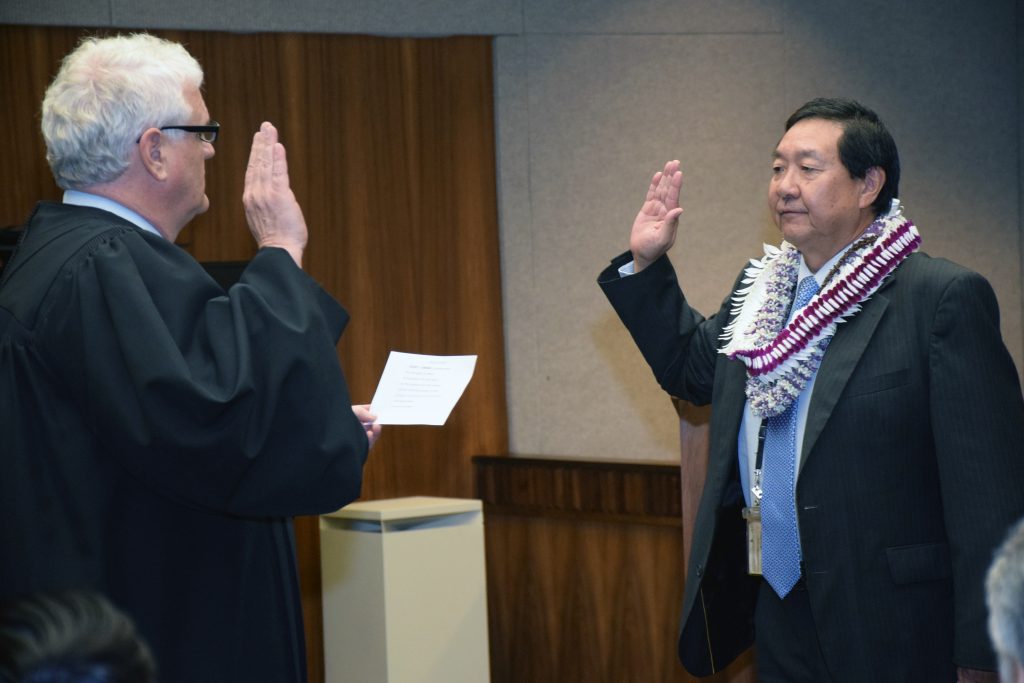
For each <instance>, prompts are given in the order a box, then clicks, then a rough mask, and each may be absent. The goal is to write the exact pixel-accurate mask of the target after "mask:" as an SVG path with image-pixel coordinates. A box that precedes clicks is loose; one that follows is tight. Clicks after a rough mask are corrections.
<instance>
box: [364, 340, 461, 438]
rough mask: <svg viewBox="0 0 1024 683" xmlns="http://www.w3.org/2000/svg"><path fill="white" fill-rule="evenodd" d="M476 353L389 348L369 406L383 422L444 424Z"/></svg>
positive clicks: (393, 423)
mask: <svg viewBox="0 0 1024 683" xmlns="http://www.w3.org/2000/svg"><path fill="white" fill-rule="evenodd" d="M475 368H476V356H423V355H419V354H415V353H401V352H400V351H392V352H391V355H390V356H388V362H387V364H386V365H385V366H384V374H383V375H381V378H380V383H379V384H378V385H377V392H376V393H375V394H374V395H373V402H372V403H371V404H370V410H371V411H372V412H373V413H374V414H375V415H376V416H377V424H382V425H443V424H444V423H445V421H446V420H447V419H448V416H449V415H450V414H451V412H452V409H453V408H454V407H455V404H456V403H458V401H459V397H461V396H462V392H463V391H465V390H466V385H468V384H469V380H470V378H472V377H473V370H474V369H475Z"/></svg>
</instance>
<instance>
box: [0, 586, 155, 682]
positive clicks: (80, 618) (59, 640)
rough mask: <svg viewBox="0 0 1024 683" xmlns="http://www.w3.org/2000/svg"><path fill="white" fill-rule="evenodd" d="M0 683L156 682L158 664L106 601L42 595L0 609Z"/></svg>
mask: <svg viewBox="0 0 1024 683" xmlns="http://www.w3.org/2000/svg"><path fill="white" fill-rule="evenodd" d="M0 680H3V681H5V682H6V681H11V682H13V683H153V682H154V681H156V665H155V664H154V662H153V657H152V655H151V654H150V652H149V648H148V646H147V645H146V643H145V642H144V641H143V640H142V639H141V638H140V637H139V636H138V635H137V633H136V631H135V625H134V624H133V623H132V621H131V619H129V618H128V617H127V616H126V615H125V614H123V613H122V612H120V611H118V610H117V608H115V607H114V606H113V605H112V604H110V602H109V601H107V599H106V598H104V597H102V596H100V595H98V594H95V593H91V592H84V591H77V592H63V593H52V594H51V593H46V594H43V593H40V594H34V595H28V596H24V597H22V598H21V599H19V600H17V601H14V602H10V603H8V604H6V605H4V606H3V607H2V608H0Z"/></svg>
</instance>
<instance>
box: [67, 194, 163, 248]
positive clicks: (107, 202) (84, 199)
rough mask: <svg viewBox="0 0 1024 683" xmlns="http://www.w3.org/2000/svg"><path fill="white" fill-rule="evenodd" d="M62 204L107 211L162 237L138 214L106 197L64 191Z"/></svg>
mask: <svg viewBox="0 0 1024 683" xmlns="http://www.w3.org/2000/svg"><path fill="white" fill-rule="evenodd" d="M64 203H65V204H74V205H75V206H90V207H92V208H94V209H102V210H104V211H109V212H110V213H112V214H114V215H115V216H119V217H121V218H123V219H125V220H126V221H128V222H129V223H131V224H132V225H134V226H135V227H137V228H139V229H141V230H145V231H146V232H151V233H153V234H154V235H157V236H159V237H163V235H161V234H160V231H159V230H157V229H156V227H154V226H153V224H152V223H150V222H149V221H147V220H146V219H145V218H143V217H142V216H140V215H139V214H138V213H136V212H134V211H132V210H131V209H129V208H128V207H127V206H125V205H124V204H119V203H118V202H115V201H114V200H113V199H109V198H107V197H101V196H100V195H98V194H92V193H91V192H82V191H81V190H65V191H64Z"/></svg>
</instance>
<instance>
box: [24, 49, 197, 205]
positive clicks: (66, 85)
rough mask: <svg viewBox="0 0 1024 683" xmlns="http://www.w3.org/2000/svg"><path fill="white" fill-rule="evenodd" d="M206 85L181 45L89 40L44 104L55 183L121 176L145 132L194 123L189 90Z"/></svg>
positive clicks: (66, 185)
mask: <svg viewBox="0 0 1024 683" xmlns="http://www.w3.org/2000/svg"><path fill="white" fill-rule="evenodd" d="M202 84H203V70H202V67H200V66H199V62H197V61H196V60H195V58H194V57H193V56H192V55H190V54H189V53H188V51H186V50H185V48H184V47H182V46H181V45H179V44H178V43H173V42H170V41H167V40H164V39H162V38H157V37H156V36H152V35H149V34H146V33H138V34H133V35H130V36H114V37H111V38H94V37H90V38H85V39H83V40H82V42H81V43H79V45H78V47H76V48H75V49H74V50H73V51H72V52H71V53H69V54H68V55H67V56H66V57H65V58H64V61H63V63H62V64H61V67H60V71H58V72H57V76H56V77H55V78H54V79H53V82H52V83H51V84H50V87H48V88H47V89H46V96H45V98H44V99H43V116H42V128H43V139H44V140H45V141H46V160H47V161H48V162H49V164H50V170H52V171H53V177H54V178H55V179H56V181H57V185H59V186H60V187H62V188H63V189H77V188H84V187H88V186H90V185H95V184H97V183H106V182H110V181H112V180H115V179H116V178H118V177H119V176H120V175H121V174H122V173H124V172H125V170H126V169H127V168H128V161H129V158H130V156H129V155H130V153H131V151H132V147H133V145H135V144H136V141H137V140H138V138H139V136H140V135H142V133H143V132H145V131H146V129H148V128H152V127H156V128H159V127H160V126H170V125H176V124H178V125H180V124H184V123H188V118H187V117H189V116H191V115H192V113H193V112H192V108H191V106H190V105H189V103H188V101H187V100H186V99H185V95H184V90H186V89H190V88H196V89H199V88H200V87H201V86H202Z"/></svg>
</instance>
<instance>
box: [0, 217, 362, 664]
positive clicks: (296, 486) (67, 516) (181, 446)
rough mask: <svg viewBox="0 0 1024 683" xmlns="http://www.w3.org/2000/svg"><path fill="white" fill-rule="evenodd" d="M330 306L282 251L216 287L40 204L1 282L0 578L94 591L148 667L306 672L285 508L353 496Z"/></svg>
mask: <svg viewBox="0 0 1024 683" xmlns="http://www.w3.org/2000/svg"><path fill="white" fill-rule="evenodd" d="M347 320H348V316H347V314H346V312H345V310H344V309H343V308H342V307H341V306H340V305H339V304H338V303H337V302H336V301H335V300H333V299H332V298H331V297H330V296H329V295H328V294H327V293H326V292H325V291H324V290H323V289H321V288H320V287H319V286H318V285H317V284H316V283H315V282H314V281H313V280H312V279H311V278H310V277H309V276H308V275H306V273H304V272H303V271H302V270H301V269H300V268H299V267H298V266H297V265H296V263H295V262H294V261H293V259H292V257H291V256H289V254H288V252H286V251H285V250H283V249H277V248H263V249H261V250H260V251H259V252H258V253H257V254H256V256H255V257H254V258H253V259H252V261H251V263H250V264H249V265H248V267H247V268H246V269H245V271H244V272H243V274H242V276H241V280H240V282H239V283H238V284H236V285H234V286H233V287H231V289H230V290H229V291H228V292H226V293H225V292H224V291H223V290H222V289H221V288H220V287H219V286H218V285H217V284H216V283H215V282H214V281H213V280H212V279H211V278H210V277H209V276H208V275H207V274H206V272H205V271H204V270H203V268H202V267H201V266H200V265H199V264H198V263H197V262H196V261H195V260H194V259H193V258H192V257H191V256H189V255H188V254H187V253H185V252H184V251H183V250H181V249H180V248H179V247H177V246H175V245H174V244H173V243H172V242H170V241H168V240H166V239H164V238H163V237H161V236H158V235H155V234H151V233H149V232H146V231H144V230H142V229H140V228H139V227H136V226H135V225H133V224H132V223H129V222H128V221H126V220H123V219H122V218H120V217H118V216H116V215H114V214H112V213H109V212H107V211H103V210H100V209H96V208H90V207H81V206H72V205H68V204H52V203H42V204H40V205H39V206H38V207H37V209H36V210H35V212H34V214H33V215H32V217H31V219H30V220H29V222H28V225H27V227H26V229H25V233H24V238H23V240H22V242H21V244H20V245H19V247H18V249H17V251H16V253H15V254H14V256H13V258H12V259H11V260H10V261H9V263H8V264H7V266H6V267H5V269H4V271H3V276H2V280H0V416H2V425H3V427H2V430H0V431H2V434H0V440H2V441H0V516H2V518H3V523H2V524H0V594H2V596H11V595H14V594H18V593H23V592H28V591H40V590H55V589H67V588H93V589H98V590H100V591H102V592H103V593H105V594H106V595H108V596H109V597H110V598H111V599H112V600H113V601H114V602H115V603H116V604H117V605H118V606H120V607H121V608H123V609H124V610H125V611H126V612H127V613H128V614H129V615H130V616H131V617H132V618H133V619H134V620H135V622H136V624H137V626H138V628H139V630H140V632H141V634H142V635H143V637H144V638H145V639H146V640H147V641H148V642H149V644H150V645H151V646H152V648H153V651H154V654H155V656H156V659H157V661H158V664H159V666H160V669H161V680H163V681H167V682H168V683H175V682H178V681H182V682H185V681H187V682H189V683H195V682H199V681H221V682H223V681H275V682H279V681H281V682H284V681H304V680H305V654H304V647H303V624H302V616H301V606H300V601H299V592H298V582H297V575H296V563H295V552H294V538H293V534H292V528H291V519H290V518H291V516H292V515H304V514H317V513H323V512H327V511H331V510H335V509H337V508H340V507H342V506H344V505H345V504H346V503H348V502H349V501H351V500H353V499H355V498H356V497H357V496H358V494H359V489H360V482H361V471H362V465H363V462H364V460H365V458H366V454H367V449H368V440H367V435H366V433H365V432H364V427H363V426H362V425H361V424H360V421H359V420H358V419H357V418H356V416H355V415H354V413H353V410H352V408H351V401H350V399H349V394H348V390H347V388H346V385H345V381H344V378H343V376H342V372H341V369H340V367H339V364H338V359H337V355H336V350H335V344H336V343H337V341H338V338H339V337H340V335H341V332H342V330H343V328H344V327H345V324H346V322H347Z"/></svg>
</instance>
